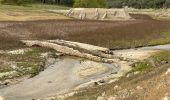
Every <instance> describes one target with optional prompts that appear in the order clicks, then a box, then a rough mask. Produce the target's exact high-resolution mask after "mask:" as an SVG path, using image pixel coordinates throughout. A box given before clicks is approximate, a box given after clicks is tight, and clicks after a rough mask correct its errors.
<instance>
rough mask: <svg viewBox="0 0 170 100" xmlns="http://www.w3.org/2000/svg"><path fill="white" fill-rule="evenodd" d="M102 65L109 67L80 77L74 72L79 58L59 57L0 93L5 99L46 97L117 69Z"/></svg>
mask: <svg viewBox="0 0 170 100" xmlns="http://www.w3.org/2000/svg"><path fill="white" fill-rule="evenodd" d="M103 65H104V66H107V67H108V68H109V70H108V71H107V72H104V73H100V72H99V73H97V74H95V75H92V76H89V77H86V78H81V77H79V76H78V75H77V74H75V71H76V70H77V69H78V67H79V66H80V60H77V59H72V58H65V59H60V60H58V61H57V62H56V63H55V64H54V65H51V66H50V67H48V68H47V69H46V70H45V71H43V72H41V73H40V74H39V75H37V76H36V77H33V78H30V79H28V80H25V81H23V82H21V83H19V84H17V85H13V86H10V87H7V88H3V89H1V90H0V95H1V96H3V97H5V98H6V99H7V100H30V99H33V98H35V99H36V98H42V97H47V96H51V95H56V94H60V93H64V92H67V91H68V90H69V89H72V88H74V87H75V86H77V85H80V84H82V83H85V82H88V81H90V80H92V79H95V78H99V77H102V76H105V75H107V74H110V73H114V72H117V71H118V70H119V69H117V67H115V64H113V65H110V64H104V63H103Z"/></svg>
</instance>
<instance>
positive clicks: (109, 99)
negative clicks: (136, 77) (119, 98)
mask: <svg viewBox="0 0 170 100" xmlns="http://www.w3.org/2000/svg"><path fill="white" fill-rule="evenodd" d="M108 100H116V97H109V98H108Z"/></svg>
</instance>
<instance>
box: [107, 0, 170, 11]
mask: <svg viewBox="0 0 170 100" xmlns="http://www.w3.org/2000/svg"><path fill="white" fill-rule="evenodd" d="M125 6H128V7H132V8H138V9H144V8H170V0H108V7H113V8H122V7H125Z"/></svg>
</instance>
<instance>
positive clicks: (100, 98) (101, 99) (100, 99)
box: [97, 96, 105, 100]
mask: <svg viewBox="0 0 170 100" xmlns="http://www.w3.org/2000/svg"><path fill="white" fill-rule="evenodd" d="M97 100H105V98H104V97H103V96H98V97H97Z"/></svg>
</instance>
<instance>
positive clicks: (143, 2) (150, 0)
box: [2, 0, 170, 9]
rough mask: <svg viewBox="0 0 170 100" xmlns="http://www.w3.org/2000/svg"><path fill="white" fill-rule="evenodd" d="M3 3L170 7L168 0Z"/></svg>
mask: <svg viewBox="0 0 170 100" xmlns="http://www.w3.org/2000/svg"><path fill="white" fill-rule="evenodd" d="M2 3H5V4H16V5H25V4H31V3H48V4H62V5H69V6H73V7H86V8H104V7H109V8H111V7H112V8H122V7H125V6H128V7H133V8H139V9H143V8H170V0H2Z"/></svg>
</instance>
